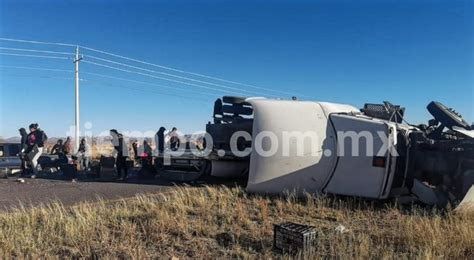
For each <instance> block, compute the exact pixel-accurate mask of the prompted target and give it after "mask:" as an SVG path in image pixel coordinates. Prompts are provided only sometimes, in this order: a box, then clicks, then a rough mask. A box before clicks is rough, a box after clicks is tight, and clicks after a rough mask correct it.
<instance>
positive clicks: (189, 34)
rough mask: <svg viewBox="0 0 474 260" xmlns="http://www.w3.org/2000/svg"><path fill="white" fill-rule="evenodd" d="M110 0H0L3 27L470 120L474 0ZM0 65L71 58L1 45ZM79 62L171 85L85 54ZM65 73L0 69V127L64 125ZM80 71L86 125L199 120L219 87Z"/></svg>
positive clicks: (413, 117) (206, 116)
mask: <svg viewBox="0 0 474 260" xmlns="http://www.w3.org/2000/svg"><path fill="white" fill-rule="evenodd" d="M64 2H66V1H64ZM111 2H112V1H67V3H63V2H60V1H19V0H14V1H13V0H8V1H5V0H2V1H1V2H0V3H1V5H0V9H1V10H0V35H1V37H6V38H19V39H30V40H39V41H52V42H66V43H74V44H76V43H77V44H80V45H84V46H88V47H92V48H96V49H100V50H105V51H109V52H112V53H117V54H121V55H126V56H130V57H133V58H137V59H141V60H145V61H149V62H153V63H158V64H162V65H166V66H170V67H175V68H179V69H183V70H187V71H193V72H197V73H202V74H206V75H212V76H217V77H220V78H224V79H229V80H233V81H238V82H244V83H250V84H254V85H257V86H262V87H267V88H272V89H276V90H283V91H289V92H295V93H304V94H306V95H308V96H311V97H314V99H316V100H322V101H336V102H342V103H350V104H353V105H355V106H357V107H361V106H362V105H363V104H364V103H365V102H381V101H382V100H389V101H391V102H393V103H397V104H402V105H404V106H406V107H407V112H406V113H407V118H408V120H409V121H411V122H414V123H415V122H416V123H421V122H425V121H426V120H428V119H429V118H430V116H429V114H428V113H427V111H426V109H425V107H426V105H427V104H428V103H429V102H430V101H431V100H438V101H441V102H443V103H445V104H447V105H449V106H452V107H454V108H456V109H457V110H458V111H460V112H461V113H462V114H463V115H464V117H465V118H466V119H467V120H468V121H469V122H472V121H473V120H474V107H473V100H474V93H473V92H474V91H473V89H474V18H473V17H474V16H473V14H474V4H473V1H278V2H274V1H256V2H250V1H187V2H182V1H157V2H155V1H153V2H152V1H113V3H111ZM355 2H357V3H358V4H355ZM0 45H1V46H2V47H15V48H31V49H39V48H40V49H42V50H54V51H66V52H70V51H73V50H72V49H71V48H65V47H55V46H36V45H29V44H20V43H9V42H0ZM0 52H6V51H2V50H0ZM85 54H87V53H86V52H85ZM90 54H94V53H90ZM100 57H104V58H107V57H106V56H100ZM109 58H110V57H109ZM0 65H2V66H29V67H43V68H57V69H67V70H69V69H73V64H72V63H71V61H69V60H46V59H33V58H24V57H13V56H3V55H0ZM151 69H156V68H151ZM81 72H93V73H101V74H107V75H111V76H114V77H125V78H128V79H132V80H139V81H147V82H150V83H152V84H162V85H176V86H178V85H179V84H175V83H167V82H166V81H160V80H157V79H152V78H147V77H141V76H138V75H137V76H134V75H132V74H127V73H122V72H117V71H113V70H108V69H104V68H100V67H97V66H93V65H91V64H86V63H83V64H82V65H81ZM72 76H73V75H72V74H71V73H68V72H50V71H34V70H26V69H12V68H5V67H2V68H0V95H1V97H0V102H1V104H0V109H1V112H0V135H1V136H4V137H5V136H7V137H8V136H13V135H16V134H17V132H16V130H17V129H18V128H19V127H21V126H25V127H26V126H27V125H28V124H29V123H31V122H38V123H40V125H41V126H42V128H43V129H45V130H46V131H47V132H48V133H49V135H50V136H64V135H65V131H66V130H67V128H68V126H69V125H71V124H73V122H74V117H73V115H74V105H73V101H74V93H73V87H74V84H73V80H72V79H62V77H65V78H71V77H72ZM51 77H60V78H51ZM81 78H84V79H85V80H89V81H84V82H82V83H81V98H82V103H81V105H82V115H81V120H82V122H86V121H89V122H92V123H93V131H94V132H95V133H97V132H99V131H102V130H108V129H110V128H117V129H119V130H140V131H144V130H154V131H156V130H157V129H158V128H159V126H161V125H164V126H165V127H167V128H170V127H171V126H174V125H175V126H177V127H178V128H180V129H182V130H183V131H185V132H191V131H195V130H201V129H204V127H205V123H206V122H207V121H208V120H210V119H211V114H212V103H213V99H214V98H215V97H217V96H218V95H219V94H221V93H214V94H212V93H211V95H200V94H197V93H194V92H193V93H191V92H187V91H186V89H192V90H194V91H202V92H207V93H210V91H204V90H200V89H198V88H193V87H191V86H186V85H181V87H182V88H183V89H184V91H175V90H170V89H161V90H160V88H157V87H156V86H155V87H154V86H146V85H141V84H135V83H131V82H128V83H127V82H125V83H124V82H120V81H114V80H106V79H103V78H102V79H101V78H99V77H95V76H92V75H86V74H81ZM99 81H100V82H99ZM104 82H105V84H107V85H104ZM99 83H100V84H99ZM117 85H119V86H122V87H123V86H126V87H127V88H139V89H145V91H137V90H131V89H124V88H117ZM226 85H227V84H226ZM233 86H234V87H239V88H242V89H245V88H244V87H242V86H235V85H233ZM152 91H164V92H166V93H168V94H172V95H180V96H186V97H187V98H182V97H174V96H166V95H161V94H159V93H157V92H152ZM212 95H214V96H212ZM193 98H195V99H196V100H193Z"/></svg>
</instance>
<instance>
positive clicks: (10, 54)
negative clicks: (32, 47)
mask: <svg viewBox="0 0 474 260" xmlns="http://www.w3.org/2000/svg"><path fill="white" fill-rule="evenodd" d="M0 55H9V56H20V57H30V58H47V59H61V60H68V59H69V58H67V57H59V56H45V55H33V54H16V53H5V52H0Z"/></svg>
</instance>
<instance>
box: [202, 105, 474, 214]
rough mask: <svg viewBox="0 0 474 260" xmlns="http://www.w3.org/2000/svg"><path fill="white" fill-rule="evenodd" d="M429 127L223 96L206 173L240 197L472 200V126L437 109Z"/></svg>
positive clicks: (380, 108)
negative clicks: (238, 185) (240, 190)
mask: <svg viewBox="0 0 474 260" xmlns="http://www.w3.org/2000/svg"><path fill="white" fill-rule="evenodd" d="M427 109H428V111H429V112H430V113H431V115H432V116H433V119H432V120H430V121H429V122H428V124H426V125H425V124H421V125H411V124H408V123H404V122H403V121H404V119H403V116H404V112H405V111H404V110H405V109H404V108H402V107H400V106H395V105H392V104H390V103H388V102H384V103H383V104H366V105H365V106H364V108H363V109H357V108H356V107H353V106H350V105H344V104H335V103H327V102H312V101H297V100H271V99H263V98H247V99H245V98H238V97H223V98H222V99H218V100H217V101H216V102H215V105H214V115H213V122H209V123H208V124H207V126H206V130H207V132H208V134H209V135H210V136H211V137H212V142H209V141H207V140H206V141H207V142H206V143H207V146H208V147H207V148H208V149H210V150H211V152H210V154H209V155H208V156H207V157H206V160H208V161H209V162H210V164H211V165H212V167H211V169H212V170H211V175H214V176H219V177H232V178H233V177H243V178H247V190H248V191H249V192H254V193H268V194H280V193H282V192H284V191H294V192H296V193H298V194H303V193H304V192H310V193H316V194H322V193H330V194H337V195H348V196H357V197H364V198H372V199H390V198H398V199H399V200H400V201H419V202H422V203H425V204H429V205H439V206H445V205H448V204H458V203H459V202H460V201H462V200H463V199H464V201H463V202H462V203H463V204H470V203H472V200H474V199H473V198H472V197H473V192H474V188H472V185H473V183H474V129H473V127H472V126H471V125H469V124H468V123H466V122H465V121H464V120H463V119H462V117H461V116H460V115H459V114H458V113H457V112H455V111H454V110H453V109H450V108H448V107H446V106H444V105H443V104H441V103H439V102H431V103H430V104H429V105H428V106H427Z"/></svg>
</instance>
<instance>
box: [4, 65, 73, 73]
mask: <svg viewBox="0 0 474 260" xmlns="http://www.w3.org/2000/svg"><path fill="white" fill-rule="evenodd" d="M0 68H9V69H26V70H44V71H59V72H71V73H72V72H74V71H73V70H63V69H52V68H39V67H27V66H9V65H0Z"/></svg>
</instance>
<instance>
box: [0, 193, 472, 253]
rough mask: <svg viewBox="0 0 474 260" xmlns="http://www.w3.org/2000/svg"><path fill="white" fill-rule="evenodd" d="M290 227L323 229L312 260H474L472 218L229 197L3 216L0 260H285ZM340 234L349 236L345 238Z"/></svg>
mask: <svg viewBox="0 0 474 260" xmlns="http://www.w3.org/2000/svg"><path fill="white" fill-rule="evenodd" d="M283 221H294V222H298V223H304V224H310V225H314V226H316V227H317V229H318V235H319V239H318V243H317V245H316V247H315V250H314V251H313V252H310V253H309V254H311V258H313V257H321V256H331V257H334V256H338V257H342V258H343V259H344V258H349V257H350V258H353V257H356V258H369V257H377V258H382V257H383V258H394V257H397V258H398V257H402V258H412V257H416V258H429V259H431V258H440V257H443V258H444V257H446V258H463V259H469V258H470V259H472V258H473V257H474V216H473V215H472V214H455V213H454V212H435V211H428V210H422V209H410V210H403V209H399V208H397V207H395V206H387V205H374V204H371V203H368V202H364V201H359V200H354V199H342V200H341V199H340V198H339V199H336V198H328V197H323V198H321V197H319V198H314V197H312V196H307V197H306V198H305V199H296V198H295V197H294V196H292V195H287V196H282V197H273V198H271V197H265V196H251V195H248V194H246V193H245V192H244V191H243V190H242V189H241V188H226V187H217V188H211V187H205V188H191V187H177V188H175V189H173V191H171V192H169V193H167V194H166V195H163V194H158V195H146V196H145V195H143V196H138V197H136V198H133V199H128V200H122V201H118V202H113V203H110V202H109V203H106V202H99V203H96V204H86V203H84V204H79V205H77V206H74V207H70V208H68V207H64V206H62V205H60V204H58V203H56V204H51V205H48V206H42V207H37V208H30V209H25V208H22V209H17V210H14V211H11V212H6V213H1V214H0V230H1V232H0V252H1V254H2V255H3V256H20V257H22V256H25V255H29V256H33V257H38V256H51V255H54V256H59V257H71V256H82V257H101V256H108V257H119V258H122V257H125V258H128V257H130V258H148V257H164V256H167V257H173V256H176V257H181V258H183V257H184V258H187V257H201V258H209V257H242V258H247V257H251V258H252V257H264V258H270V257H279V256H281V255H279V254H278V253H277V252H276V251H274V250H273V249H272V239H273V232H272V229H273V226H272V224H273V223H280V222H283ZM339 224H342V225H344V226H345V227H347V228H348V232H346V233H338V232H336V231H335V227H337V226H338V225H339ZM222 234H225V235H222ZM221 238H224V239H221ZM297 256H300V257H301V256H302V255H301V254H300V255H297Z"/></svg>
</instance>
